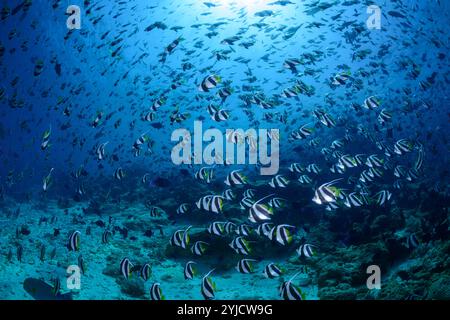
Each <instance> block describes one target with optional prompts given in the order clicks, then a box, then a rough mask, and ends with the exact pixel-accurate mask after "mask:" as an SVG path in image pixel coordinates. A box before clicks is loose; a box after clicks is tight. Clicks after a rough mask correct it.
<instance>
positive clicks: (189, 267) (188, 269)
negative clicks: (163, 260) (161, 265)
mask: <svg viewBox="0 0 450 320" xmlns="http://www.w3.org/2000/svg"><path fill="white" fill-rule="evenodd" d="M193 264H196V262H194V261H188V262H186V265H185V266H184V279H186V280H192V279H194V276H195V275H196V274H197V271H196V270H195V268H194V266H193Z"/></svg>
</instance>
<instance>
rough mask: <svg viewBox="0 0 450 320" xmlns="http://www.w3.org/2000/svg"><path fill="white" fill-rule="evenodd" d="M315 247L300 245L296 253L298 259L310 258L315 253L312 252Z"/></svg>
mask: <svg viewBox="0 0 450 320" xmlns="http://www.w3.org/2000/svg"><path fill="white" fill-rule="evenodd" d="M314 247H315V246H314V245H312V244H307V243H305V244H302V245H301V246H300V247H299V248H298V249H297V250H296V251H297V254H298V256H299V257H305V258H311V257H312V256H314V255H315V254H316V253H315V251H314V250H313V248H314Z"/></svg>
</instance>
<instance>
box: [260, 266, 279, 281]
mask: <svg viewBox="0 0 450 320" xmlns="http://www.w3.org/2000/svg"><path fill="white" fill-rule="evenodd" d="M263 274H264V276H265V277H266V278H269V279H273V278H277V277H279V276H281V275H282V274H283V271H282V270H281V268H280V267H278V266H277V265H276V264H275V263H269V264H268V265H267V266H265V268H264V271H263Z"/></svg>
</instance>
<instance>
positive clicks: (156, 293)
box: [150, 282, 165, 300]
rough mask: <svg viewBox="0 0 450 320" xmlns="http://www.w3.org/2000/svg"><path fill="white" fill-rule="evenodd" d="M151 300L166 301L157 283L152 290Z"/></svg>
mask: <svg viewBox="0 0 450 320" xmlns="http://www.w3.org/2000/svg"><path fill="white" fill-rule="evenodd" d="M150 299H151V300H165V297H164V295H163V294H162V290H161V287H160V284H159V283H157V282H155V283H154V284H152V286H151V288H150Z"/></svg>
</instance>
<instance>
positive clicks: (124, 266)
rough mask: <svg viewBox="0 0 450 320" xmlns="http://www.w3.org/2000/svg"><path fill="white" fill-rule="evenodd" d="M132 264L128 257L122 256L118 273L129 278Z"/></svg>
mask: <svg viewBox="0 0 450 320" xmlns="http://www.w3.org/2000/svg"><path fill="white" fill-rule="evenodd" d="M132 268H133V264H132V263H131V262H130V259H128V258H123V259H122V261H121V262H120V273H122V275H123V276H124V277H125V279H128V278H130V276H131V274H132Z"/></svg>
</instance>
